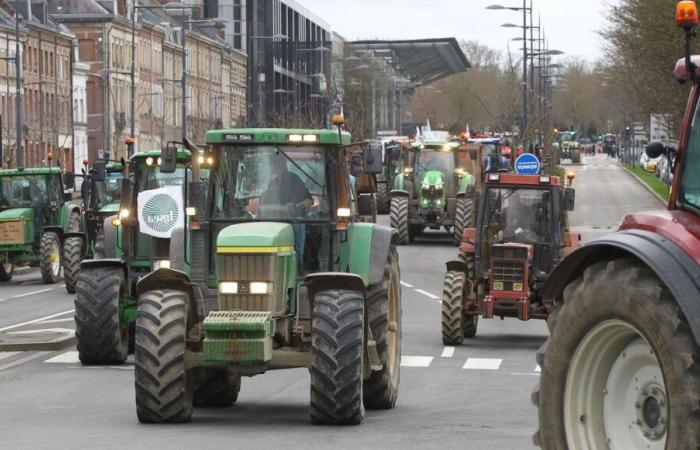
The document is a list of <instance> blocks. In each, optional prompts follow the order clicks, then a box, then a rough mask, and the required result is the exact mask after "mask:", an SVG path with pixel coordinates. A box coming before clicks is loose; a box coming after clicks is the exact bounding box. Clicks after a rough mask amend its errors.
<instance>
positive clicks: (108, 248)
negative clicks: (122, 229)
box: [102, 216, 118, 258]
mask: <svg viewBox="0 0 700 450" xmlns="http://www.w3.org/2000/svg"><path fill="white" fill-rule="evenodd" d="M116 217H117V216H109V217H106V218H105V219H104V220H103V221H102V244H103V245H104V252H105V258H116V257H117V231H118V229H117V227H116V226H114V225H112V219H114V218H116Z"/></svg>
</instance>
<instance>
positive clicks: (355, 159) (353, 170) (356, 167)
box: [350, 153, 363, 177]
mask: <svg viewBox="0 0 700 450" xmlns="http://www.w3.org/2000/svg"><path fill="white" fill-rule="evenodd" d="M362 159H363V158H362V155H361V154H359V153H353V154H352V156H351V157H350V175H352V176H353V177H359V176H360V175H361V174H362Z"/></svg>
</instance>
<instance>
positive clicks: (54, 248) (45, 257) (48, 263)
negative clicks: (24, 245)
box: [39, 231, 61, 284]
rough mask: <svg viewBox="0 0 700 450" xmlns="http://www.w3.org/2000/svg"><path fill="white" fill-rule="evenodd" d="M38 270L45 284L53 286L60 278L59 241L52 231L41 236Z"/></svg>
mask: <svg viewBox="0 0 700 450" xmlns="http://www.w3.org/2000/svg"><path fill="white" fill-rule="evenodd" d="M40 246H41V260H40V261H39V269H40V271H41V278H42V279H43V280H44V283H46V284H53V283H56V282H57V281H58V278H59V277H60V276H61V240H60V239H59V238H58V234H56V233H54V232H53V231H49V232H47V233H43V234H42V235H41V244H40Z"/></svg>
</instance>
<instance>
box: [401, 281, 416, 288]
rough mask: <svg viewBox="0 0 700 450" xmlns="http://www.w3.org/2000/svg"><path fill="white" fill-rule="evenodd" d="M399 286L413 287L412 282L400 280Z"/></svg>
mask: <svg viewBox="0 0 700 450" xmlns="http://www.w3.org/2000/svg"><path fill="white" fill-rule="evenodd" d="M401 286H403V287H407V288H412V287H413V285H412V284H408V283H406V282H405V281H402V282H401Z"/></svg>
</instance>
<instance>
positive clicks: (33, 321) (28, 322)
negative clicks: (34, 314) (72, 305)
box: [0, 309, 75, 331]
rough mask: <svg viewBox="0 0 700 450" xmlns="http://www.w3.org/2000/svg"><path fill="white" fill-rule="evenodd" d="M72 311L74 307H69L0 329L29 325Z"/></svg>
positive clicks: (5, 329) (0, 329)
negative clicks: (65, 309) (66, 309)
mask: <svg viewBox="0 0 700 450" xmlns="http://www.w3.org/2000/svg"><path fill="white" fill-rule="evenodd" d="M74 312H75V310H74V309H69V310H68V311H63V312H60V313H56V314H51V315H50V316H44V317H39V318H38V319H33V320H29V321H27V322H22V323H16V324H14V325H10V326H8V327H4V328H0V331H7V330H12V329H14V328H19V327H23V326H25V325H31V324H33V323H37V322H41V321H43V320H46V319H53V318H54V317H59V316H65V315H66V314H71V313H74Z"/></svg>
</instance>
